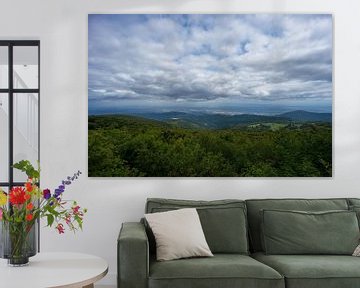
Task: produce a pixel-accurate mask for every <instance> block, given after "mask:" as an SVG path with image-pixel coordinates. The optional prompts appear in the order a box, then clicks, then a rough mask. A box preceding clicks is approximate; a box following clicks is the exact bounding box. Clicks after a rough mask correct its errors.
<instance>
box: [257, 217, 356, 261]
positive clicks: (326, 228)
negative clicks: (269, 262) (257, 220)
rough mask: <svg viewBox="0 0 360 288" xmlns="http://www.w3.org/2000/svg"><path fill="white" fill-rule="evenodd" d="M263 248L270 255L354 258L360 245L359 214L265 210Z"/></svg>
mask: <svg viewBox="0 0 360 288" xmlns="http://www.w3.org/2000/svg"><path fill="white" fill-rule="evenodd" d="M261 214H262V223H261V227H262V240H263V241H262V242H263V243H262V244H263V249H264V251H265V253H266V254H268V255H281V254H287V255H298V254H300V255H304V254H316V255H318V254H329V255H352V253H353V252H354V250H355V248H356V246H357V245H358V244H359V236H360V233H359V226H358V220H357V217H356V213H355V212H354V211H348V210H338V211H324V212H303V211H289V210H262V212H261Z"/></svg>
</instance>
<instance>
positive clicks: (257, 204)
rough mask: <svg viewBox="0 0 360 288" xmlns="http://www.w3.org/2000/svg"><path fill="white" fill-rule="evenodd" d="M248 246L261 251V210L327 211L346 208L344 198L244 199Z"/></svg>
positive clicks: (253, 250) (254, 250)
mask: <svg viewBox="0 0 360 288" xmlns="http://www.w3.org/2000/svg"><path fill="white" fill-rule="evenodd" d="M246 208H247V213H248V218H247V220H248V223H249V236H250V244H251V245H250V246H251V250H252V252H258V251H263V250H262V246H261V229H260V226H261V225H260V224H261V213H260V211H261V210H264V209H272V210H297V211H329V210H348V204H347V200H346V199H253V200H246Z"/></svg>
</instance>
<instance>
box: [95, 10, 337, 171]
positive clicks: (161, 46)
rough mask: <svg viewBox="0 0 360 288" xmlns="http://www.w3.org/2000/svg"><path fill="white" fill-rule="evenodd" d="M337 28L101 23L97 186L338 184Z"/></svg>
mask: <svg viewBox="0 0 360 288" xmlns="http://www.w3.org/2000/svg"><path fill="white" fill-rule="evenodd" d="M332 22H333V21H332V15H330V14H235V15H233V14H231V15H230V14H215V15H214V14H186V15H178V14H166V15H165V14H160V15H155V14H136V15H135V14H131V15H129V14H117V15H110V14H91V15H89V18H88V25H89V26H88V33H89V35H88V37H89V42H88V45H89V46H88V49H89V50H88V57H89V59H88V60H89V63H88V64H89V67H88V94H89V95H88V97H89V102H88V103H89V105H88V109H89V111H88V113H89V116H88V137H89V138H88V153H89V154H88V165H89V167H88V171H89V177H331V176H332V94H333V92H332V90H333V88H332V86H333V85H332V55H333V52H332V50H333V48H332V46H333V40H332V38H333V23H332Z"/></svg>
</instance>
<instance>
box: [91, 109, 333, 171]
mask: <svg viewBox="0 0 360 288" xmlns="http://www.w3.org/2000/svg"><path fill="white" fill-rule="evenodd" d="M257 118H259V117H257ZM263 122H264V121H260V123H257V122H254V123H247V124H246V125H240V126H236V125H235V126H234V127H233V128H227V129H199V128H197V129H191V128H181V127H179V126H177V125H175V124H174V123H166V122H162V121H155V120H149V119H144V118H140V117H133V116H122V115H109V116H89V148H88V149H89V177H111V176H113V177H116V176H130V177H132V176H146V177H184V176H196V177H206V176H215V177H216V176H217V177H221V176H226V177H288V176H294V177H312V176H318V177H329V176H331V175H332V132H331V123H327V122H306V123H304V122H299V123H296V122H289V123H284V121H280V122H281V123H263ZM265 122H266V121H265ZM274 127H276V129H274Z"/></svg>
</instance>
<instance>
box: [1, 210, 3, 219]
mask: <svg viewBox="0 0 360 288" xmlns="http://www.w3.org/2000/svg"><path fill="white" fill-rule="evenodd" d="M2 215H3V211H2V209H1V208H0V220H2V218H3V216H2Z"/></svg>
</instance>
